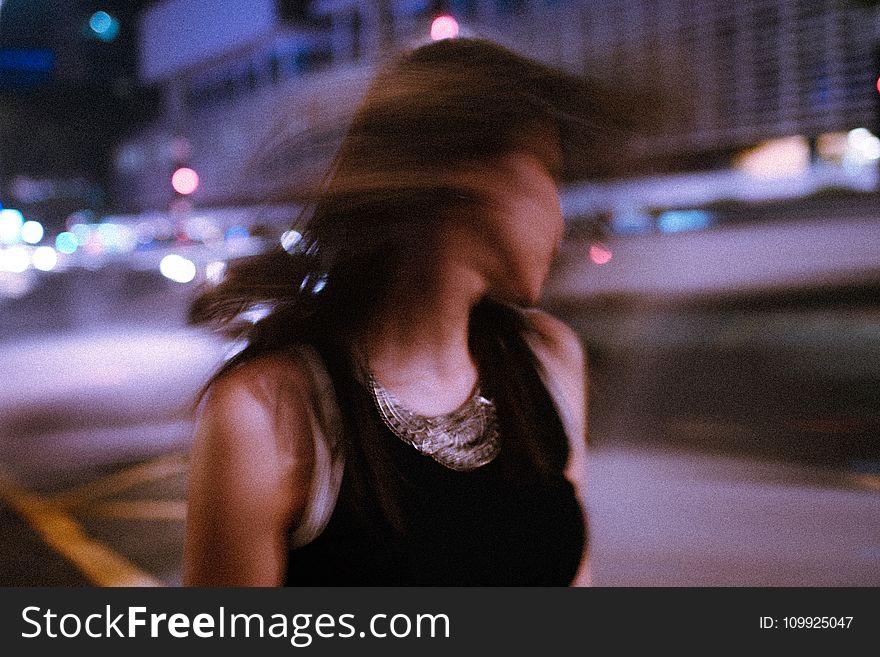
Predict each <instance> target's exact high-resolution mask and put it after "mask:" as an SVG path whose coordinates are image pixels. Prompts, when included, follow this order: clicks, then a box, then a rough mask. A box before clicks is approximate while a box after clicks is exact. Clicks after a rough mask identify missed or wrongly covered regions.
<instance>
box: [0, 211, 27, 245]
mask: <svg viewBox="0 0 880 657" xmlns="http://www.w3.org/2000/svg"><path fill="white" fill-rule="evenodd" d="M23 225H24V217H23V216H22V214H21V212H20V211H19V210H14V209H12V208H4V209H2V210H0V244H15V243H17V242H18V241H19V240H20V239H21V228H22V226H23Z"/></svg>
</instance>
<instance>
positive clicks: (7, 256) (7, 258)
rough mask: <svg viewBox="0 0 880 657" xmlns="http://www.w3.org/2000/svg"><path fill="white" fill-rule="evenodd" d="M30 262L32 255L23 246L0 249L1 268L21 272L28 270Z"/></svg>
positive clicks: (15, 272) (16, 272)
mask: <svg viewBox="0 0 880 657" xmlns="http://www.w3.org/2000/svg"><path fill="white" fill-rule="evenodd" d="M30 264H31V258H30V255H29V254H28V252H27V250H26V249H25V248H24V247H23V246H13V247H11V248H9V249H0V270H2V271H9V272H12V273H14V274H21V273H22V272H24V271H27V268H28V267H29V266H30Z"/></svg>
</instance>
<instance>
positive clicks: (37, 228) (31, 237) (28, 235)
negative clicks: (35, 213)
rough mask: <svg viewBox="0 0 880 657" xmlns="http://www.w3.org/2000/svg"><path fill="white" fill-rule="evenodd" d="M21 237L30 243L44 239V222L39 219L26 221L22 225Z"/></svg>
mask: <svg viewBox="0 0 880 657" xmlns="http://www.w3.org/2000/svg"><path fill="white" fill-rule="evenodd" d="M21 239H23V240H24V241H25V242H27V243H28V244H37V243H38V242H39V241H40V240H41V239H43V224H41V223H40V222H39V221H25V222H24V224H22V227H21Z"/></svg>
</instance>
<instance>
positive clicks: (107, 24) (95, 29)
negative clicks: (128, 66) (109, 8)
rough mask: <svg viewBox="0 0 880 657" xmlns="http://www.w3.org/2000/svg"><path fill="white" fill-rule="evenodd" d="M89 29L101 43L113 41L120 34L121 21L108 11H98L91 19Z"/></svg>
mask: <svg viewBox="0 0 880 657" xmlns="http://www.w3.org/2000/svg"><path fill="white" fill-rule="evenodd" d="M89 29H90V30H91V31H92V34H94V35H95V36H96V37H97V38H98V39H100V40H101V41H107V42H109V41H113V39H115V38H116V37H117V35H118V34H119V21H118V20H116V18H114V17H113V16H111V15H110V14H108V13H107V12H106V11H96V12H95V13H94V14H92V15H91V17H90V18H89Z"/></svg>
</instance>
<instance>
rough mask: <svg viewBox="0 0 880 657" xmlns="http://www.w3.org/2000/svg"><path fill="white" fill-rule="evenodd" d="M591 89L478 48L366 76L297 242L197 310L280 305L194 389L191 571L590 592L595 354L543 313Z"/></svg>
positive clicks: (449, 49) (230, 313)
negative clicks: (562, 191)
mask: <svg viewBox="0 0 880 657" xmlns="http://www.w3.org/2000/svg"><path fill="white" fill-rule="evenodd" d="M597 97H598V96H596V94H595V93H594V91H593V90H591V89H590V88H587V87H586V85H585V84H584V83H582V82H580V81H578V80H575V79H573V78H569V77H567V76H565V75H564V74H562V73H559V72H557V71H554V70H552V69H549V68H546V67H544V66H542V65H540V64H537V63H535V62H532V61H530V60H527V59H525V58H522V57H520V56H518V55H516V54H514V53H512V52H510V51H508V50H506V49H504V48H501V47H499V46H497V45H495V44H492V43H489V42H486V41H480V40H471V39H455V40H446V41H440V42H438V43H434V44H430V45H427V46H423V47H421V48H418V49H416V50H414V51H412V52H409V53H406V54H404V55H402V56H400V57H398V58H397V59H396V60H395V61H394V62H392V64H391V65H390V66H388V67H387V68H386V69H385V70H384V71H382V72H381V73H380V74H379V75H378V76H377V77H376V79H375V81H374V83H373V84H372V86H371V88H370V90H369V91H368V92H367V94H366V97H365V100H364V101H363V104H362V105H361V107H360V109H359V110H358V112H357V114H356V115H355V117H354V119H353V121H352V124H351V127H350V129H349V131H348V133H347V135H346V137H345V139H344V141H343V144H342V146H341V148H340V150H339V152H338V154H337V157H336V159H335V161H334V163H333V166H332V168H331V170H330V173H329V174H328V176H327V178H326V179H325V181H324V183H323V185H322V187H321V189H320V190H319V191H318V192H317V193H316V195H315V197H314V198H313V202H312V203H311V204H310V206H309V214H308V217H307V219H308V221H307V222H306V223H305V225H304V227H303V226H300V230H301V231H302V235H303V237H302V239H301V240H299V241H298V242H297V243H296V244H295V245H291V244H290V242H289V240H288V241H287V242H286V244H285V247H286V248H285V247H279V248H277V249H276V250H275V251H273V252H271V253H268V254H265V255H262V256H258V257H255V258H251V259H249V260H245V261H242V262H240V263H237V264H235V265H233V266H232V267H230V270H229V272H228V274H227V276H226V278H225V280H224V281H223V282H222V283H221V284H220V285H219V286H218V287H217V288H216V289H213V290H209V291H206V292H204V293H203V294H202V295H201V297H200V298H199V299H198V300H197V301H196V303H195V304H194V306H193V309H192V319H193V321H195V322H207V321H214V322H218V323H220V324H222V325H223V326H225V327H226V329H227V332H228V333H229V334H230V335H232V334H236V331H238V333H239V335H240V334H241V332H242V330H241V329H240V326H241V323H240V322H239V323H236V321H235V319H236V318H237V317H240V315H241V313H242V312H243V311H246V310H248V309H249V308H251V309H252V308H253V307H254V304H259V307H260V308H262V309H264V310H263V311H264V312H265V309H267V308H268V309H270V310H269V312H268V315H267V316H265V317H264V318H263V319H261V320H260V321H258V322H257V323H256V324H253V325H247V328H246V329H244V336H245V337H246V339H247V347H246V348H245V349H244V350H243V351H241V352H240V353H239V354H237V355H236V356H235V357H234V358H232V359H231V360H230V361H228V362H227V363H226V364H225V365H224V367H223V368H222V369H221V370H220V371H219V372H218V373H217V374H216V375H215V376H214V377H213V378H212V380H211V381H210V382H209V384H208V385H207V386H206V388H205V391H204V392H205V394H204V395H203V398H202V400H201V401H202V404H201V406H200V407H199V415H198V421H197V429H196V433H195V441H194V446H193V451H192V471H191V476H190V488H189V509H188V520H187V533H186V545H185V567H184V582H185V583H186V584H189V585H231V586H243V585H282V584H286V585H320V584H328V585H329V584H332V585H568V584H573V585H585V584H587V583H588V582H589V568H588V560H587V521H586V514H585V512H584V499H585V498H584V495H585V493H584V483H583V469H584V465H585V461H584V459H585V448H586V398H587V394H586V379H587V376H586V374H587V373H586V365H585V355H584V351H583V349H582V346H581V343H580V341H579V339H578V337H577V336H576V334H575V333H574V332H573V331H572V330H571V329H570V328H569V327H567V326H566V325H565V324H563V323H562V322H561V321H559V320H557V319H555V318H553V317H551V316H550V315H548V314H546V313H544V312H542V311H540V310H537V309H535V308H534V306H535V305H536V304H537V303H538V301H539V299H540V293H541V288H542V285H543V283H544V281H545V279H546V277H547V275H548V271H549V267H550V264H551V261H552V259H553V256H554V253H555V252H556V249H557V247H558V245H559V243H560V240H561V238H562V234H563V220H562V214H561V211H560V205H559V197H558V192H557V185H558V183H559V180H560V175H561V173H562V172H563V170H564V169H565V168H566V166H567V162H565V161H564V160H563V148H562V146H563V143H564V144H565V145H566V146H570V145H571V144H573V143H575V139H574V135H575V133H577V135H579V137H580V138H583V137H584V136H585V135H586V136H588V137H589V138H590V139H592V140H593V141H592V144H593V145H594V146H596V145H597V144H599V137H601V136H602V135H599V134H598V131H597V130H596V129H595V127H596V125H600V124H601V123H597V122H601V121H603V120H607V118H608V117H607V116H604V115H603V116H600V109H599V103H597V101H596V98H597ZM597 152H598V146H597Z"/></svg>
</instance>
